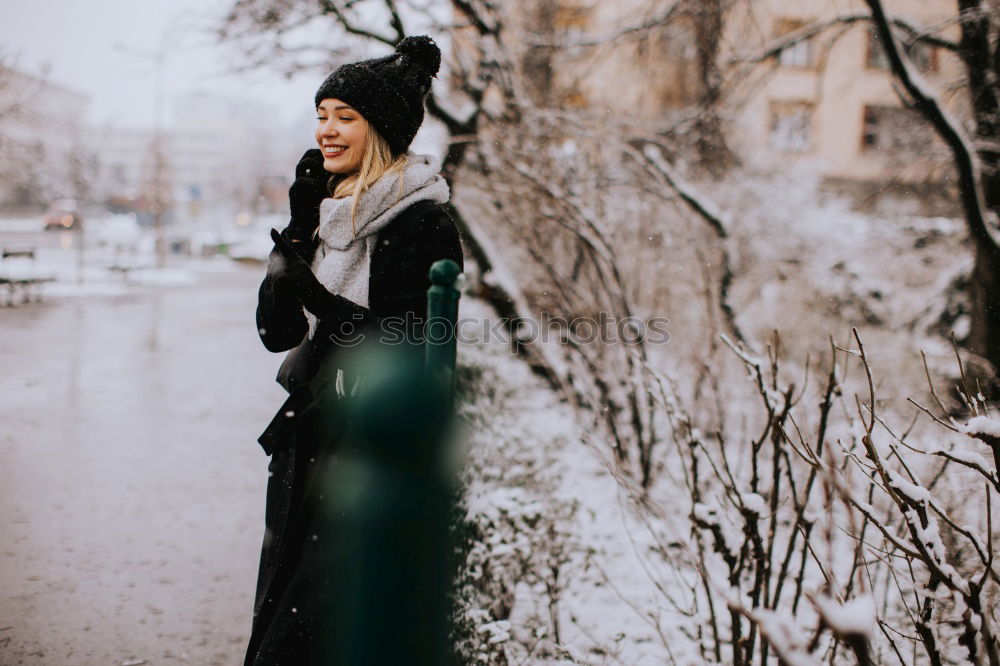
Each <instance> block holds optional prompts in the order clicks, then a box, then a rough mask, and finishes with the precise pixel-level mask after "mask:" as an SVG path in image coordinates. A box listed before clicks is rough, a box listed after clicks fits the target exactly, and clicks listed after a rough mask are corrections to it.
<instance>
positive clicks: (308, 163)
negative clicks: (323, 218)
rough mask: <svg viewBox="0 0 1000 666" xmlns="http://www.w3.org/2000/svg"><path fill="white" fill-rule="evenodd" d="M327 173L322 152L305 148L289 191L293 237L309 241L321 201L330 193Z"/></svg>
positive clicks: (291, 232) (290, 230) (317, 222)
mask: <svg viewBox="0 0 1000 666" xmlns="http://www.w3.org/2000/svg"><path fill="white" fill-rule="evenodd" d="M330 175H331V174H329V173H327V172H326V171H325V170H324V169H323V153H321V152H320V150H319V149H318V148H312V149H310V150H307V151H306V152H305V154H304V155H302V158H301V159H300V160H299V163H298V164H297V165H296V166H295V181H294V182H293V183H292V186H291V188H289V190H288V204H289V208H290V209H291V213H292V220H291V222H290V223H289V225H288V232H289V235H290V237H291V238H293V239H294V240H298V241H308V240H309V239H310V238H311V236H312V233H313V231H314V230H315V229H316V227H317V226H318V225H319V205H320V202H322V201H323V199H325V198H327V197H329V196H330V192H329V190H328V189H327V182H328V181H329V180H330Z"/></svg>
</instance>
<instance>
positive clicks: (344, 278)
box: [305, 151, 450, 340]
mask: <svg viewBox="0 0 1000 666" xmlns="http://www.w3.org/2000/svg"><path fill="white" fill-rule="evenodd" d="M438 171H439V166H438V164H437V161H436V160H435V159H434V158H433V157H431V156H430V155H417V154H416V153H414V152H412V151H411V152H408V153H407V154H406V167H405V169H404V170H403V172H402V174H399V173H392V174H387V175H385V176H383V177H382V178H379V179H378V180H377V181H375V183H374V184H373V185H372V186H371V187H370V188H369V189H368V190H366V191H365V192H364V193H363V194H362V195H361V201H359V202H358V213H357V217H356V218H355V226H356V228H357V235H356V236H354V237H352V235H351V204H352V202H353V200H354V198H353V197H345V198H343V199H333V198H327V199H323V203H322V204H320V207H319V238H320V242H319V245H318V246H317V248H316V254H315V256H314V257H313V262H312V269H313V272H314V273H316V277H317V279H319V281H320V283H322V285H323V286H324V287H326V288H327V289H328V290H330V291H331V292H332V293H334V294H340V295H341V296H343V297H344V298H347V299H349V300H351V301H354V302H355V303H357V304H358V305H362V306H364V307H368V277H369V269H370V264H369V261H370V259H371V255H372V251H373V250H374V249H375V240H376V236H377V234H378V232H379V231H380V230H381V229H383V228H384V227H385V226H386V225H388V224H389V223H390V222H391V221H392V220H393V218H395V217H396V215H398V214H399V213H400V212H402V211H403V210H404V209H405V208H407V207H408V206H410V205H411V204H414V203H416V202H418V201H424V200H428V199H429V200H431V201H434V202H437V203H445V202H446V201H448V198H449V195H450V192H449V190H448V184H447V183H446V182H445V180H444V178H442V177H441V174H440V173H438ZM400 177H402V179H403V184H402V189H400V184H399V179H400ZM305 314H306V319H307V321H308V322H309V339H310V340H311V339H312V337H313V335H314V334H315V332H316V317H314V316H313V315H312V314H311V313H310V312H308V311H306V313H305Z"/></svg>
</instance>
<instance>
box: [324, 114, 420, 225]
mask: <svg viewBox="0 0 1000 666" xmlns="http://www.w3.org/2000/svg"><path fill="white" fill-rule="evenodd" d="M365 122H366V123H367V122H368V121H367V120H366V121H365ZM362 150H363V153H362V155H361V164H360V165H359V166H358V170H357V171H355V172H354V173H352V174H350V175H349V176H347V178H344V179H343V180H341V181H340V182H338V183H337V184H336V186H335V187H333V189H332V190H330V195H331V196H332V197H333V198H334V199H344V198H347V197H349V196H352V197H354V201H352V202H351V237H352V238H353V237H354V236H355V235H357V233H358V229H357V224H356V218H357V214H358V204H359V203H360V202H361V195H362V194H364V193H365V192H366V191H367V190H368V188H370V187H371V186H372V185H374V184H375V182H376V181H378V179H379V178H381V177H382V176H385V175H388V174H392V173H399V198H402V196H403V170H404V169H405V168H406V164H407V160H406V155H405V154H400V155H393V154H392V149H391V148H389V142H388V141H386V140H385V138H383V137H382V135H381V134H379V133H378V132H377V131H376V130H375V128H374V127H373V126H372V125H371V123H368V132H367V133H366V134H365V145H364V146H363V148H362ZM334 182H335V176H330V180H329V181H328V182H327V189H330V186H331V185H333V183H334ZM318 233H319V225H316V230H315V231H313V238H315V237H316V234H318Z"/></svg>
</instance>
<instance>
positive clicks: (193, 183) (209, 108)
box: [92, 93, 299, 220]
mask: <svg viewBox="0 0 1000 666" xmlns="http://www.w3.org/2000/svg"><path fill="white" fill-rule="evenodd" d="M177 107H178V109H179V112H178V113H177V114H176V116H175V118H174V120H173V122H172V123H171V125H170V126H169V127H168V128H166V129H164V130H163V131H162V135H161V139H160V141H162V152H161V153H160V159H161V160H162V162H161V167H160V169H159V171H158V170H157V166H156V165H157V156H158V151H157V148H156V146H157V134H156V132H155V131H154V130H151V129H145V128H143V129H129V128H122V127H104V128H98V129H96V130H95V131H94V132H93V134H92V136H93V149H94V152H95V153H96V155H97V158H98V162H99V164H100V169H99V173H100V175H99V178H98V182H99V186H98V187H97V188H96V189H97V190H98V191H99V192H100V194H101V200H102V201H103V202H106V203H108V204H111V205H115V204H118V205H128V206H132V207H134V208H135V209H137V210H139V211H140V212H142V211H143V210H146V209H150V208H151V207H152V206H154V205H155V201H156V200H157V196H159V198H160V200H161V201H163V202H164V205H165V206H166V207H167V208H168V209H170V210H171V211H172V213H173V217H174V218H175V219H184V220H197V219H199V218H201V217H203V216H206V215H211V216H213V217H216V218H217V217H218V216H219V215H222V216H226V217H229V218H232V217H234V216H235V215H236V214H237V213H238V212H260V213H267V212H274V211H275V210H276V209H279V208H281V207H284V206H286V205H287V198H286V197H284V193H285V192H286V191H287V188H288V184H289V182H290V179H291V175H292V169H293V167H294V166H295V162H296V160H297V159H298V156H299V155H298V152H297V151H298V146H293V145H292V142H290V141H286V140H284V136H283V131H282V129H281V128H276V127H274V126H273V123H272V122H271V119H272V118H273V117H274V116H275V115H276V114H274V113H273V112H272V111H271V110H270V109H267V108H263V107H247V106H246V105H245V104H239V103H237V102H236V101H234V100H231V99H228V98H219V97H213V96H210V95H204V94H197V93H196V94H190V95H187V96H185V97H183V98H181V99H180V100H179V103H178V104H177ZM158 173H159V175H157V174H158ZM276 193H280V194H276Z"/></svg>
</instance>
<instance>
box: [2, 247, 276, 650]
mask: <svg viewBox="0 0 1000 666" xmlns="http://www.w3.org/2000/svg"><path fill="white" fill-rule="evenodd" d="M199 265H200V266H202V267H204V268H207V269H208V270H197V266H199ZM227 266H228V264H227ZM172 270H173V273H172V274H173V275H174V276H175V277H177V276H184V277H185V278H186V279H185V280H181V281H177V280H175V281H174V282H175V284H184V283H188V284H187V286H174V287H172V288H165V287H158V288H153V287H133V286H129V287H125V286H122V287H121V288H120V290H119V291H120V293H119V294H118V295H101V296H98V295H95V294H94V293H93V292H91V293H87V292H86V290H82V291H81V290H79V289H78V290H76V291H75V292H74V291H73V289H72V287H71V285H66V286H63V287H62V291H67V292H73V293H74V294H75V297H71V298H70V297H65V296H58V295H56V294H57V293H60V289H58V288H56V289H51V290H47V293H46V295H45V298H44V300H43V302H42V303H40V304H30V305H22V306H17V307H13V308H2V309H0V367H3V369H4V371H3V373H2V375H0V395H3V398H4V400H3V409H2V420H3V423H4V425H5V427H4V429H3V433H2V435H0V469H3V470H5V472H6V473H5V480H4V482H3V483H2V484H0V530H2V533H3V534H4V539H3V547H2V552H0V663H3V664H5V665H7V664H9V665H11V666H13V665H14V664H38V665H41V664H46V665H51V664H60V665H66V666H73V665H80V666H91V665H94V664H125V663H134V664H138V663H143V664H172V663H193V664H219V665H223V664H226V665H228V664H234V663H238V662H239V660H240V658H241V655H242V651H243V649H244V645H245V641H246V639H247V636H248V634H249V625H250V615H251V607H252V600H253V587H254V580H255V576H256V566H257V556H258V553H259V548H260V539H261V535H262V532H263V505H264V486H265V482H266V476H267V468H266V465H267V459H266V457H265V456H264V454H263V452H262V451H261V450H260V448H259V446H258V445H257V443H256V441H255V440H256V437H257V435H258V434H259V432H260V431H261V430H262V429H263V428H264V426H265V425H266V424H267V421H268V419H269V418H270V416H271V413H272V412H273V410H274V408H275V405H277V404H280V400H281V399H282V393H283V392H282V389H281V388H280V387H279V386H278V385H277V384H275V383H274V382H273V381H272V377H273V375H274V372H275V369H276V366H277V363H278V361H279V360H280V359H279V358H278V357H277V356H274V355H271V354H269V353H268V352H267V351H265V350H264V349H263V347H262V346H261V345H260V341H259V340H258V339H257V335H256V332H255V330H254V327H253V323H252V322H253V309H254V306H255V302H256V290H255V286H256V281H257V279H258V278H259V272H260V271H259V269H249V268H241V267H237V266H235V265H233V266H232V267H231V269H230V270H220V269H219V267H218V264H216V263H214V262H208V263H200V264H191V265H189V266H187V267H186V268H184V270H179V269H176V268H174V269H172ZM85 284H86V283H85ZM93 284H94V285H95V288H94V290H93V291H94V292H101V293H104V294H108V293H113V291H114V290H111V289H110V286H113V284H114V283H113V282H111V281H108V282H103V283H102V282H95V283H93ZM50 286H51V287H59V286H60V285H50ZM97 287H101V288H97Z"/></svg>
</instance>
